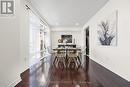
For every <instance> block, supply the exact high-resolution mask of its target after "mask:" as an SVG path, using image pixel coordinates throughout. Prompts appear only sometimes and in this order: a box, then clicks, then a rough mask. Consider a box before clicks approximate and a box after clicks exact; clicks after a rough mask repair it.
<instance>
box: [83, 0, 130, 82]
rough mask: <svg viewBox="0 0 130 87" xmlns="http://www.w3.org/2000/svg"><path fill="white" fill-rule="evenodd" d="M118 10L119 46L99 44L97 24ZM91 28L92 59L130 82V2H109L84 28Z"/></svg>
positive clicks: (116, 0)
mask: <svg viewBox="0 0 130 87" xmlns="http://www.w3.org/2000/svg"><path fill="white" fill-rule="evenodd" d="M116 10H118V32H117V33H118V43H117V46H110V47H109V46H108V47H105V46H99V45H98V44H97V22H98V21H99V20H101V19H102V18H104V17H107V16H109V15H110V14H111V13H112V12H114V11H116ZM87 26H90V57H91V58H92V59H93V60H95V61H96V62H98V63H100V64H101V65H103V66H105V67H106V68H108V69H110V70H111V71H113V72H115V73H116V74H118V75H120V76H121V77H123V78H125V79H126V80H129V81H130V53H129V52H130V50H129V49H130V39H129V37H130V0H109V1H108V3H107V4H106V5H105V6H104V7H103V8H102V9H101V10H100V11H99V12H98V13H97V14H96V15H95V16H93V18H91V20H90V21H89V22H88V23H87V24H86V25H85V26H84V29H85V28H86V27H87Z"/></svg>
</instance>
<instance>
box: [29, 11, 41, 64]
mask: <svg viewBox="0 0 130 87" xmlns="http://www.w3.org/2000/svg"><path fill="white" fill-rule="evenodd" d="M29 17H30V35H29V36H30V37H29V38H30V40H29V46H30V47H29V49H30V52H29V53H30V60H29V62H30V66H32V65H33V64H35V63H37V62H38V61H40V29H42V26H41V22H40V19H39V18H38V17H37V16H36V15H35V14H34V13H33V12H32V11H29Z"/></svg>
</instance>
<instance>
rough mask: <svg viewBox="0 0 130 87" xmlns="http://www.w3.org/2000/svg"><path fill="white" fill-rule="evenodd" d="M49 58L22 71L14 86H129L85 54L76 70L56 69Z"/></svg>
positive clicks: (128, 83) (129, 85)
mask: <svg viewBox="0 0 130 87" xmlns="http://www.w3.org/2000/svg"><path fill="white" fill-rule="evenodd" d="M51 58H52V57H51V56H50V57H47V58H45V59H44V60H42V61H41V62H40V63H38V64H36V65H34V66H33V67H31V68H30V69H29V70H27V71H25V72H24V73H22V74H21V78H22V81H21V82H20V83H19V84H18V85H16V86H15V87H130V82H128V81H126V80H125V79H123V78H121V77H120V76H118V75H117V74H115V73H113V72H111V71H109V70H108V69H106V68H105V67H103V66H101V65H100V64H98V63H96V62H94V61H93V60H91V59H89V57H87V56H85V57H84V60H85V62H84V63H83V65H82V68H81V67H80V69H79V70H78V71H77V70H69V69H68V70H66V69H64V70H61V69H57V68H55V67H53V65H52V63H51V61H50V60H52V59H51ZM29 72H30V73H29ZM28 79H29V82H28Z"/></svg>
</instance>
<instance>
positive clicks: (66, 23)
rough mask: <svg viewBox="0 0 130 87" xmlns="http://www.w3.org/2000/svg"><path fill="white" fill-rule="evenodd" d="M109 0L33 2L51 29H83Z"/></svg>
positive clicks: (34, 0)
mask: <svg viewBox="0 0 130 87" xmlns="http://www.w3.org/2000/svg"><path fill="white" fill-rule="evenodd" d="M107 1H108V0H31V3H32V5H33V6H34V7H35V8H36V9H37V10H38V11H39V13H40V14H41V15H42V17H43V18H44V19H45V20H46V22H47V23H48V24H49V25H50V26H51V27H76V26H77V27H83V25H84V24H85V23H86V22H87V21H88V20H89V19H90V18H91V17H92V16H93V15H94V14H95V13H96V12H97V11H98V10H100V9H101V8H102V7H103V6H104V5H105V4H106V2H107Z"/></svg>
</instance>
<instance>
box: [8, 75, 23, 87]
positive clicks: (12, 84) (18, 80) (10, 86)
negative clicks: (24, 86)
mask: <svg viewBox="0 0 130 87" xmlns="http://www.w3.org/2000/svg"><path fill="white" fill-rule="evenodd" d="M20 81H21V78H20V76H19V77H18V78H17V79H16V80H15V81H13V82H12V83H11V84H10V85H8V86H7V87H14V86H16V85H17V84H18V83H19V82H20Z"/></svg>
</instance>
